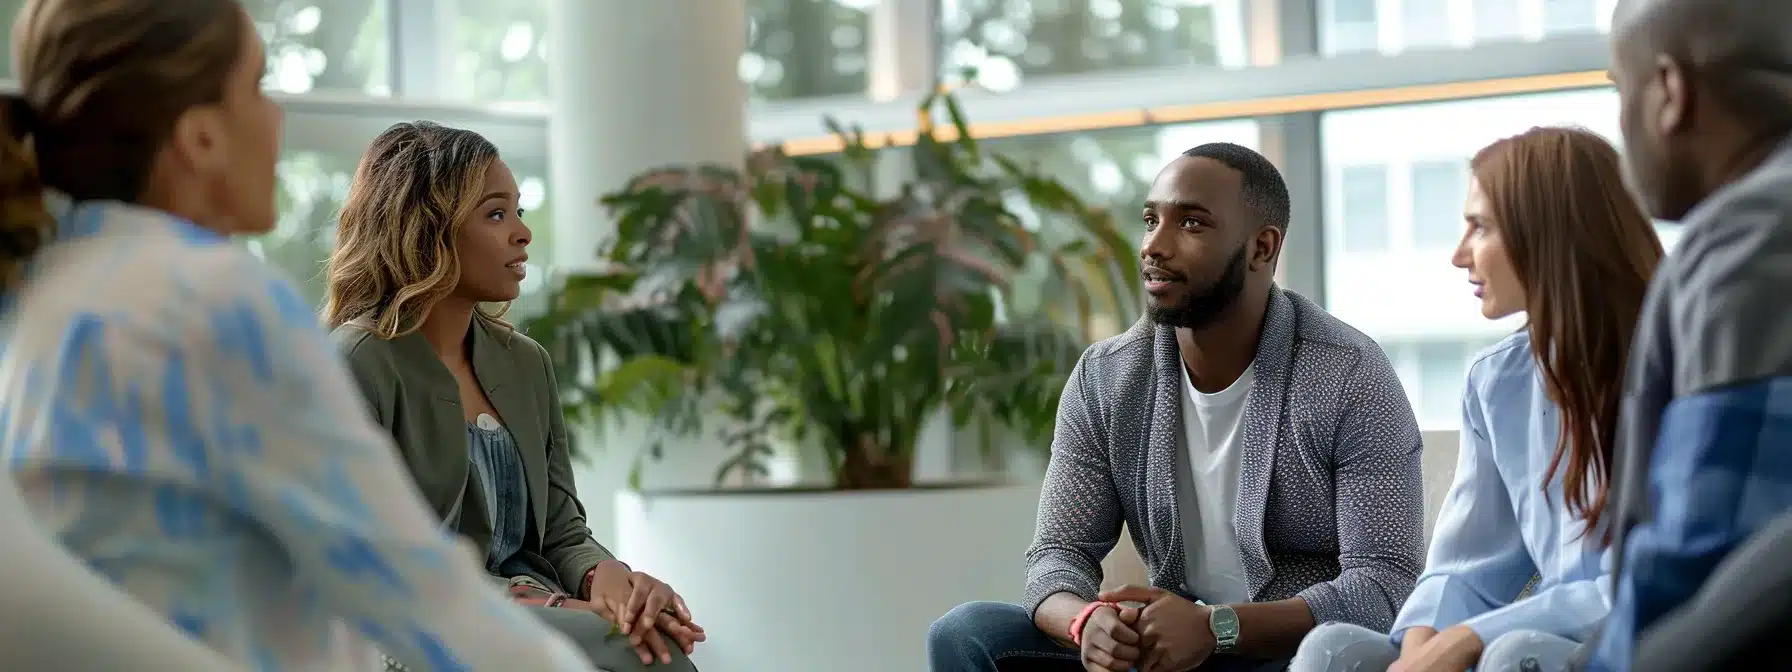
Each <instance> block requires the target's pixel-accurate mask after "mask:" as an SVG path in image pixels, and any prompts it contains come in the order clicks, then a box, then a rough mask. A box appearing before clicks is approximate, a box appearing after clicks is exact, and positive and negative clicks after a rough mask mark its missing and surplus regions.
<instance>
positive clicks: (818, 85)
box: [740, 0, 881, 99]
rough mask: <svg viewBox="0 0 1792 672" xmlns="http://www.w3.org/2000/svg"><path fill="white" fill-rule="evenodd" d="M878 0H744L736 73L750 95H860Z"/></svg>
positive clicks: (866, 76)
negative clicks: (742, 50)
mask: <svg viewBox="0 0 1792 672" xmlns="http://www.w3.org/2000/svg"><path fill="white" fill-rule="evenodd" d="M880 1H881V0H748V2H747V53H746V54H745V55H743V56H742V57H741V60H740V77H741V80H742V81H745V82H746V83H747V90H748V91H749V92H750V93H751V95H753V96H754V97H758V98H767V99H778V98H802V97H807V96H829V95H840V94H851V93H863V92H864V91H865V88H866V86H867V83H868V82H869V81H870V72H871V60H870V53H871V52H870V49H871V9H872V8H873V7H875V6H876V5H877V3H878V2H880Z"/></svg>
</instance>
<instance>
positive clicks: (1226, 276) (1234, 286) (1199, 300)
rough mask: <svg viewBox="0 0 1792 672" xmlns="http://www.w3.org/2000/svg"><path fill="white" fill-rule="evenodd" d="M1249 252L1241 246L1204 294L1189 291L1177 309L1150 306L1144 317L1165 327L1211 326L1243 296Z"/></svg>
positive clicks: (1244, 246) (1202, 327)
mask: <svg viewBox="0 0 1792 672" xmlns="http://www.w3.org/2000/svg"><path fill="white" fill-rule="evenodd" d="M1249 249H1250V245H1240V246H1239V247H1238V251H1237V252H1234V253H1233V254H1232V257H1231V258H1230V259H1227V260H1226V267H1225V268H1224V269H1222V270H1221V271H1220V277H1219V278H1218V279H1216V280H1214V281H1213V284H1211V285H1208V286H1207V289H1206V290H1204V291H1195V290H1194V289H1193V288H1192V287H1191V288H1189V289H1188V291H1187V292H1186V293H1185V294H1183V295H1182V300H1181V301H1177V302H1176V305H1174V306H1170V307H1168V308H1164V307H1159V306H1156V305H1152V306H1150V307H1148V308H1146V310H1145V314H1146V315H1147V316H1149V317H1150V318H1151V321H1152V322H1156V323H1158V324H1161V325H1164V326H1166V327H1180V328H1183V329H1194V330H1200V329H1204V328H1206V327H1209V326H1212V325H1213V323H1214V322H1217V321H1219V319H1220V316H1221V315H1224V314H1225V313H1226V311H1227V310H1228V309H1230V308H1231V307H1232V304H1235V303H1238V297H1239V295H1241V294H1243V293H1244V257H1245V251H1246V250H1249Z"/></svg>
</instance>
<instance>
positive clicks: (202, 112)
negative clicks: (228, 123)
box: [166, 105, 228, 174]
mask: <svg viewBox="0 0 1792 672" xmlns="http://www.w3.org/2000/svg"><path fill="white" fill-rule="evenodd" d="M227 137H228V136H227V135H226V134H225V133H224V114H223V110H221V109H219V108H218V107H217V106H216V105H195V106H193V107H190V108H187V111H185V112H182V113H181V115H180V118H178V119H175V120H174V132H173V133H171V134H170V135H169V137H168V146H167V147H166V151H167V152H168V154H169V158H171V159H173V160H174V162H175V163H176V164H177V165H179V166H180V167H181V168H183V169H186V170H189V171H192V172H194V173H199V174H215V173H217V172H219V171H222V170H224V168H225V166H226V164H227V163H228V161H227V160H226V158H225V157H226V147H225V142H226V140H225V139H226V138H227Z"/></svg>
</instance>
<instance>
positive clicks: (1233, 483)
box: [1176, 365, 1257, 604]
mask: <svg viewBox="0 0 1792 672" xmlns="http://www.w3.org/2000/svg"><path fill="white" fill-rule="evenodd" d="M1178 368H1181V369H1182V433H1183V460H1184V464H1185V466H1184V467H1183V468H1181V469H1178V471H1179V472H1182V473H1179V474H1178V476H1179V478H1178V479H1177V484H1176V485H1177V492H1176V501H1177V504H1178V506H1180V507H1181V515H1182V538H1183V540H1184V543H1185V544H1187V549H1186V550H1185V552H1184V555H1185V556H1186V557H1187V563H1188V564H1187V571H1188V590H1189V592H1191V593H1194V595H1195V597H1197V598H1200V599H1201V601H1203V602H1206V603H1208V604H1236V603H1240V602H1249V601H1250V599H1251V595H1250V592H1251V591H1250V582H1249V581H1248V580H1247V579H1246V578H1245V574H1244V560H1243V559H1242V558H1241V556H1240V555H1239V552H1238V532H1237V529H1236V527H1235V526H1234V522H1233V517H1234V512H1235V511H1236V510H1237V508H1238V468H1239V465H1241V464H1242V463H1243V459H1244V457H1243V456H1244V452H1243V451H1244V447H1243V443H1244V408H1245V400H1246V399H1247V398H1248V397H1250V396H1251V388H1252V387H1253V386H1255V385H1256V382H1257V377H1256V374H1255V369H1256V366H1255V365H1252V366H1250V367H1247V368H1245V370H1244V373H1243V374H1241V375H1239V376H1238V380H1236V381H1233V383H1232V385H1231V386H1230V387H1227V388H1226V389H1224V390H1221V391H1219V392H1215V393H1213V394H1205V393H1203V392H1201V391H1199V390H1196V389H1195V385H1194V381H1192V380H1190V379H1189V377H1188V369H1187V367H1178Z"/></svg>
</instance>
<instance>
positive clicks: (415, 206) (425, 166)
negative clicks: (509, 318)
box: [324, 121, 508, 339]
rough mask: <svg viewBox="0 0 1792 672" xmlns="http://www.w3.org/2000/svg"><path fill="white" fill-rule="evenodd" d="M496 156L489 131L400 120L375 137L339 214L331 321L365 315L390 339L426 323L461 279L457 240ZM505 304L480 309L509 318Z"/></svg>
mask: <svg viewBox="0 0 1792 672" xmlns="http://www.w3.org/2000/svg"><path fill="white" fill-rule="evenodd" d="M497 162H498V148H497V147H496V146H494V145H492V143H491V142H490V141H488V140H486V139H485V137H484V136H481V135H479V134H478V133H474V132H472V131H468V130H464V129H459V128H450V127H447V126H443V125H441V124H437V123H434V122H429V121H417V122H409V123H401V124H397V125H394V126H392V127H391V128H388V129H386V132H384V133H381V134H380V136H379V137H378V138H375V139H374V141H373V144H372V145H370V146H368V148H367V152H366V153H364V154H362V155H361V163H360V165H358V166H356V167H355V177H354V180H353V181H352V182H351V183H350V185H349V191H348V199H347V200H346V201H344V203H343V205H342V214H341V216H340V217H339V218H338V219H337V222H336V250H335V251H334V252H332V253H331V254H330V261H329V269H328V271H327V272H326V273H327V276H328V277H329V291H328V293H327V297H326V299H325V303H324V322H325V324H327V325H328V326H329V327H330V328H332V329H334V328H336V327H338V326H341V325H342V324H344V323H347V322H349V321H352V320H357V319H361V318H364V317H365V318H368V319H369V320H371V321H372V323H373V324H372V326H373V329H372V331H373V332H374V335H376V336H379V337H380V338H385V339H392V338H397V337H399V336H402V335H404V334H408V333H411V332H413V331H416V330H417V328H418V327H420V326H422V325H423V319H424V318H425V317H428V316H429V311H430V309H431V308H433V307H435V305H436V303H437V302H439V301H441V300H442V299H443V298H446V297H447V296H448V295H449V294H450V293H452V292H453V291H454V287H455V285H457V284H459V283H460V259H459V257H458V256H456V254H455V250H454V242H455V240H456V237H457V236H459V235H460V228H461V222H463V221H466V219H467V217H468V216H469V215H471V214H472V212H473V209H474V208H477V207H479V199H480V196H481V195H482V194H483V193H484V192H485V173H486V171H487V170H490V169H491V167H492V165H494V164H496V163H497ZM507 306H508V304H503V305H500V306H498V307H497V308H495V309H494V308H491V307H487V306H480V307H479V309H478V311H477V315H478V316H479V317H481V318H484V319H487V320H491V321H493V322H496V323H498V324H500V325H502V324H504V323H503V321H502V320H500V319H499V316H501V315H503V313H504V309H505V308H506V307H507ZM506 326H508V325H506Z"/></svg>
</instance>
